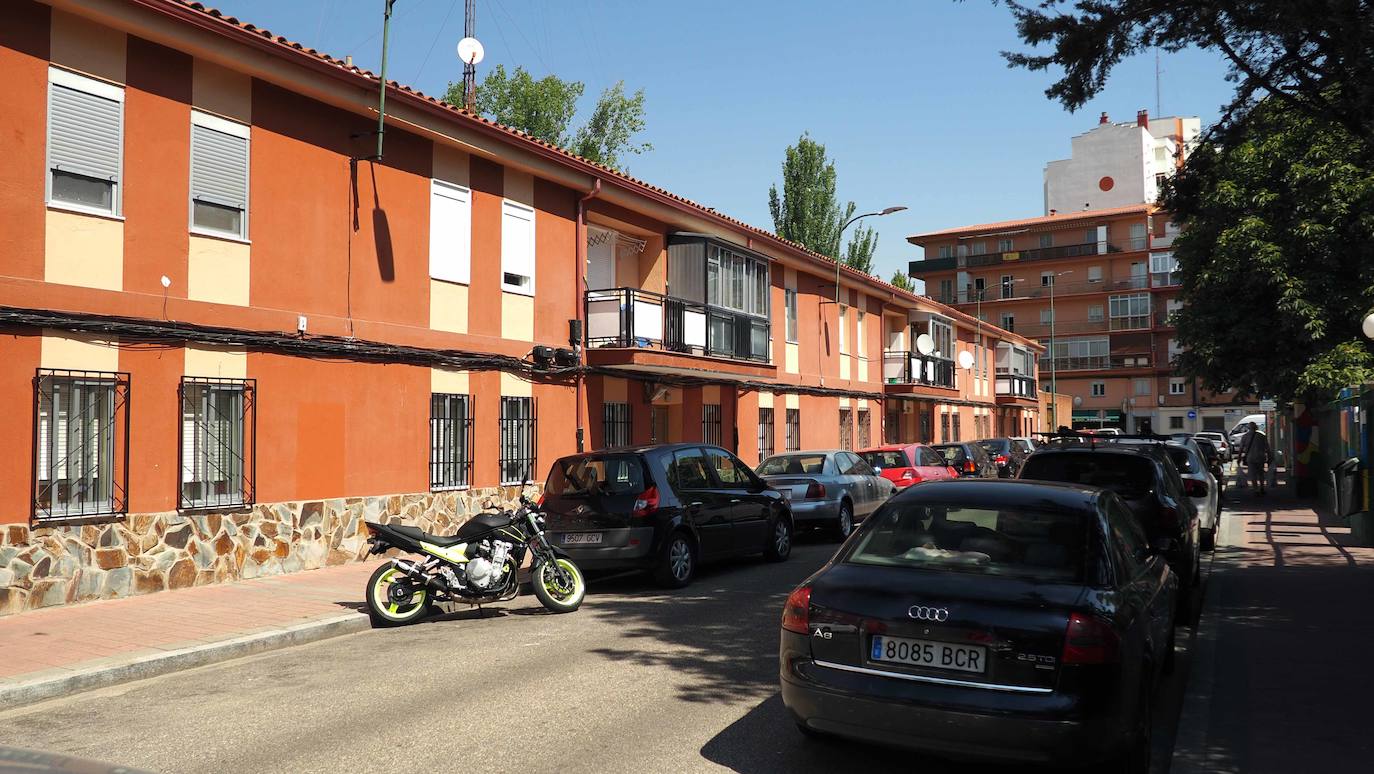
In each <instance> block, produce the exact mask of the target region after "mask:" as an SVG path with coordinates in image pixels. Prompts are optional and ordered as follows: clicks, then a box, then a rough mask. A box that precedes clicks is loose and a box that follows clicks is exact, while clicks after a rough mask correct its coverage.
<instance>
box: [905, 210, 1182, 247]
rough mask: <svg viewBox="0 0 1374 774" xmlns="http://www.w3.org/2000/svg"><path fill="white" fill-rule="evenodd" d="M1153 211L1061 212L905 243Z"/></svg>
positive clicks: (964, 228) (930, 234)
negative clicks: (977, 232)
mask: <svg viewBox="0 0 1374 774" xmlns="http://www.w3.org/2000/svg"><path fill="white" fill-rule="evenodd" d="M1154 209H1155V207H1154V205H1151V204H1132V205H1129V206H1126V207H1109V208H1107V209H1102V210H1081V211H1078V212H1061V213H1059V214H1057V215H1040V216H1038V217H1034V218H1021V219H1019V220H1003V221H999V222H997V223H979V224H976V225H973V226H959V227H957V228H946V229H941V230H939V231H927V232H926V233H924V234H912V235H911V236H909V237H907V238H906V241H908V242H910V243H912V244H913V245H919V244H922V243H923V241H924V240H928V239H936V238H939V237H950V236H955V235H957V234H966V233H969V232H974V231H1001V230H1005V229H1010V228H1028V227H1030V226H1043V225H1045V224H1046V223H1071V222H1073V221H1076V220H1088V219H1093V218H1103V217H1109V216H1112V215H1129V214H1131V213H1137V212H1142V213H1143V212H1151V211H1153V210H1154Z"/></svg>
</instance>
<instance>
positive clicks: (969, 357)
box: [959, 350, 973, 371]
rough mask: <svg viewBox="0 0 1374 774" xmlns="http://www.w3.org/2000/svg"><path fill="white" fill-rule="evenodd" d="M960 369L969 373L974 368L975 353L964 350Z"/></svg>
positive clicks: (960, 356)
mask: <svg viewBox="0 0 1374 774" xmlns="http://www.w3.org/2000/svg"><path fill="white" fill-rule="evenodd" d="M959 367H960V368H962V369H964V370H965V371H967V370H968V369H970V368H972V367H973V353H972V352H969V351H968V350H964V351H963V352H960V353H959Z"/></svg>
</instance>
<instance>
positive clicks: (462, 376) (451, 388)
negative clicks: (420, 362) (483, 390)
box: [429, 368, 470, 395]
mask: <svg viewBox="0 0 1374 774" xmlns="http://www.w3.org/2000/svg"><path fill="white" fill-rule="evenodd" d="M429 391H430V392H445V393H453V394H455V395H468V394H470V391H469V387H468V372H467V371H451V370H449V369H447V368H431V369H429Z"/></svg>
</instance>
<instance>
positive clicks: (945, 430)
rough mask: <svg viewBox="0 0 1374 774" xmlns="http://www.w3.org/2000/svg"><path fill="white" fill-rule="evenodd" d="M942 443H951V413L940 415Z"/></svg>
mask: <svg viewBox="0 0 1374 774" xmlns="http://www.w3.org/2000/svg"><path fill="white" fill-rule="evenodd" d="M940 443H949V414H941V415H940Z"/></svg>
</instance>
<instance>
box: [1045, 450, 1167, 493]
mask: <svg viewBox="0 0 1374 774" xmlns="http://www.w3.org/2000/svg"><path fill="white" fill-rule="evenodd" d="M1021 478H1023V479H1032V480H1035V481H1063V482H1066V483H1070V484H1082V485H1084V486H1096V487H1101V488H1102V489H1107V490H1110V491H1112V492H1116V493H1117V494H1118V495H1121V496H1122V497H1123V498H1125V499H1127V500H1139V499H1141V498H1143V497H1146V496H1148V495H1149V494H1150V492H1151V491H1152V490H1153V489H1154V485H1155V471H1154V465H1153V464H1152V463H1151V462H1150V460H1148V459H1146V458H1145V457H1138V456H1136V455H1134V454H1119V453H1111V452H1060V453H1058V454H1056V453H1053V452H1050V453H1046V452H1036V453H1035V454H1032V455H1031V456H1030V457H1029V458H1028V459H1027V460H1026V464H1025V465H1024V466H1022V468H1021Z"/></svg>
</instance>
